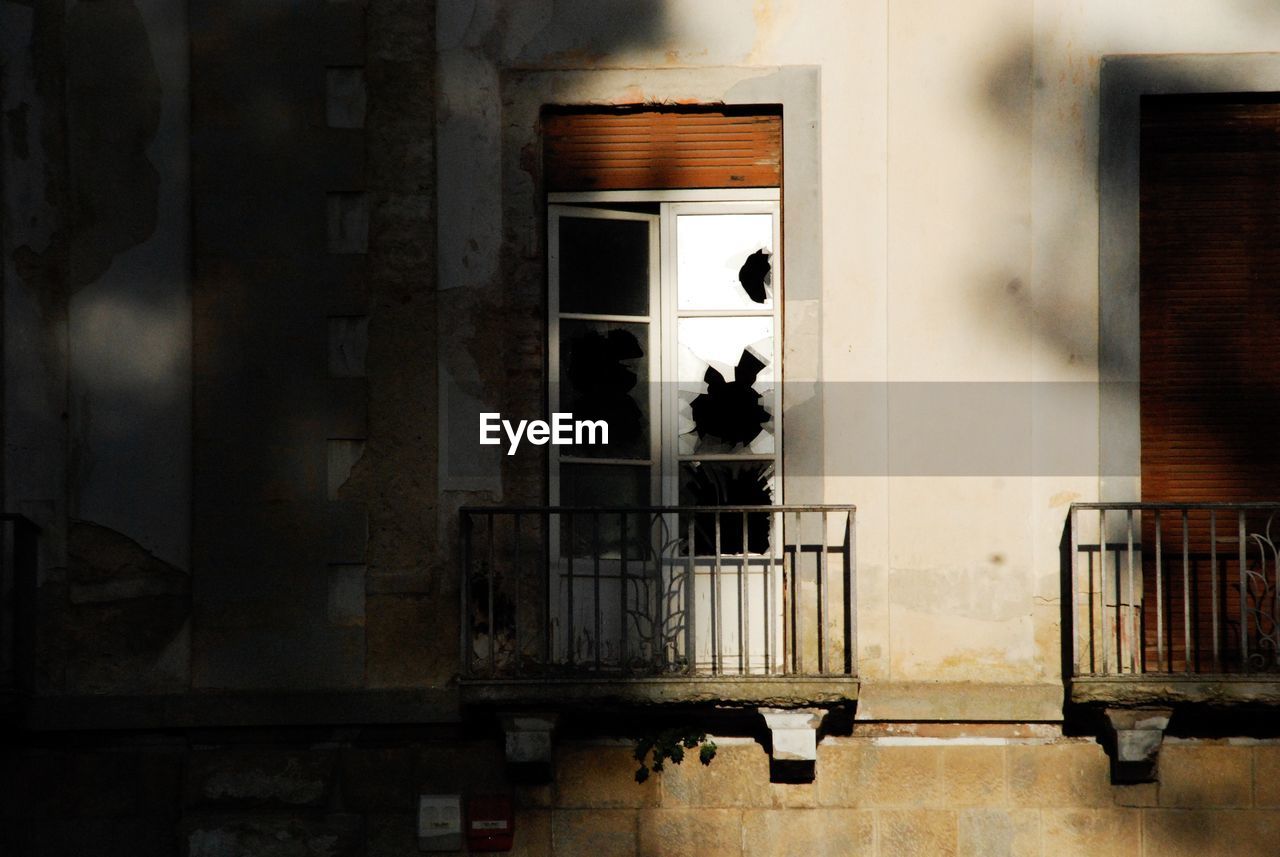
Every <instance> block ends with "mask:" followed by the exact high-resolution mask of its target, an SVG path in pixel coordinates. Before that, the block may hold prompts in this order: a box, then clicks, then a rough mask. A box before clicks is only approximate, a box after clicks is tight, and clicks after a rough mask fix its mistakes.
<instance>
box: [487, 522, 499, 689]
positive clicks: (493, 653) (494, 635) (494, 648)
mask: <svg viewBox="0 0 1280 857" xmlns="http://www.w3.org/2000/svg"><path fill="white" fill-rule="evenodd" d="M493 519H494V513H493V512H490V513H489V575H488V577H489V673H490V674H491V675H497V674H498V627H497V625H498V623H497V622H496V621H495V619H494V611H493V590H494V583H495V581H496V580H497V577H498V566H497V565H496V563H495V559H494V557H495V551H494V546H493Z"/></svg>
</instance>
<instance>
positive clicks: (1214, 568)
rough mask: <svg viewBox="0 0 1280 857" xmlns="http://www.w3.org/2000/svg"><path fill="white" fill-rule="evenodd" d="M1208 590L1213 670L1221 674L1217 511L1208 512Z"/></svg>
mask: <svg viewBox="0 0 1280 857" xmlns="http://www.w3.org/2000/svg"><path fill="white" fill-rule="evenodd" d="M1209 588H1210V593H1209V597H1210V599H1211V600H1210V604H1211V605H1212V607H1211V609H1212V611H1213V618H1212V626H1213V669H1214V672H1222V653H1221V652H1220V651H1219V648H1218V511H1217V510H1216V509H1210V510H1209Z"/></svg>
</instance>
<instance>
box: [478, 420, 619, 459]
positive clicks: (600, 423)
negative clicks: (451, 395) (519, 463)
mask: <svg viewBox="0 0 1280 857" xmlns="http://www.w3.org/2000/svg"><path fill="white" fill-rule="evenodd" d="M503 434H506V436H507V442H508V443H509V444H510V446H509V447H508V449H507V455H515V454H516V447H518V446H520V441H521V440H527V441H529V443H531V444H533V445H534V446H542V445H543V444H547V443H550V444H552V445H554V446H566V445H569V444H573V445H575V446H579V445H583V444H588V445H592V446H594V445H596V444H607V443H608V442H609V424H608V423H607V422H605V421H604V420H575V419H574V418H573V414H552V415H551V422H550V423H547V422H546V421H544V420H520V421H519V422H518V423H512V422H511V421H510V420H504V419H503V418H502V414H496V413H483V414H481V415H480V443H481V445H483V446H496V445H497V444H500V443H502V435H503Z"/></svg>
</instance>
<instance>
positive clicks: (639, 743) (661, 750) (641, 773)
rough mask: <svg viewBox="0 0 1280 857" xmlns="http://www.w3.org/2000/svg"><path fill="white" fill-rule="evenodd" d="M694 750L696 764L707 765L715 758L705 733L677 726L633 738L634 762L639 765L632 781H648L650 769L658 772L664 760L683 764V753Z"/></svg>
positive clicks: (713, 747)
mask: <svg viewBox="0 0 1280 857" xmlns="http://www.w3.org/2000/svg"><path fill="white" fill-rule="evenodd" d="M695 747H697V748H698V761H699V762H701V763H702V764H704V765H710V764H711V760H712V759H714V758H715V757H716V742H715V741H712V740H710V739H708V738H707V733H706V732H699V731H697V730H696V729H692V728H689V727H677V728H674V729H664V730H662V731H661V732H658V733H656V734H653V735H642V736H640V737H639V738H637V739H636V751H635V759H636V761H637V762H639V763H640V767H639V768H637V769H636V782H637V783H643V782H644V781H645V780H647V779H649V772H650V771H651V770H652V771H653V772H654V773H659V774H660V773H662V769H663V767H664V766H665V765H666V763H667V761H668V760H670V761H671V762H673V763H674V764H677V765H678V764H680V763H681V762H683V761H684V752H685V750H692V749H694V748H695Z"/></svg>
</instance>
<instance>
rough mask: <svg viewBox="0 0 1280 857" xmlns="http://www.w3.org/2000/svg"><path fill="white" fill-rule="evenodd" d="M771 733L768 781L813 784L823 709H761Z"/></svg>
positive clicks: (824, 711) (824, 712)
mask: <svg viewBox="0 0 1280 857" xmlns="http://www.w3.org/2000/svg"><path fill="white" fill-rule="evenodd" d="M759 711H760V715H761V716H762V717H763V718H764V723H765V726H767V727H768V729H769V735H770V739H771V740H770V746H771V747H772V748H773V749H772V752H771V754H770V758H769V781H770V782H774V783H811V782H813V779H814V777H815V775H816V773H817V761H818V727H819V725H821V723H822V718H823V716H824V715H825V714H826V710H825V709H822V708H761V709H759Z"/></svg>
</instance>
